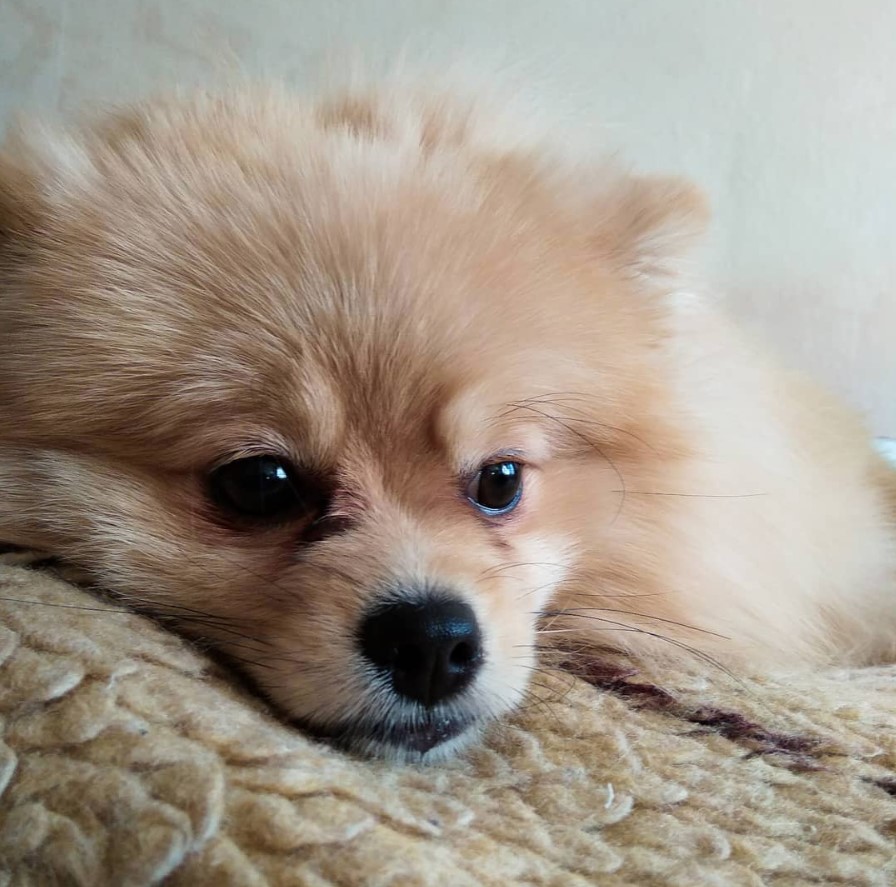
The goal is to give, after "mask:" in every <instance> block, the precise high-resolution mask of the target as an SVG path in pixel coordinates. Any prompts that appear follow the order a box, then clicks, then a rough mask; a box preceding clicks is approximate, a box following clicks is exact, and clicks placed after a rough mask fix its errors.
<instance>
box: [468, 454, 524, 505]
mask: <svg viewBox="0 0 896 887" xmlns="http://www.w3.org/2000/svg"><path fill="white" fill-rule="evenodd" d="M522 496H523V466H522V464H520V463H519V462H512V461H509V460H508V461H506V462H493V463H491V464H489V465H484V466H483V467H482V468H480V469H479V471H477V472H476V474H475V475H474V476H473V479H472V480H471V481H470V485H469V487H467V498H468V499H469V500H470V501H471V502H472V503H473V504H474V505H475V506H476V507H477V508H478V509H479V510H480V511H481V512H483V513H484V514H487V515H489V516H493V515H501V514H508V513H509V512H511V511H513V509H514V508H516V506H517V505H518V504H519V501H520V499H521V498H522Z"/></svg>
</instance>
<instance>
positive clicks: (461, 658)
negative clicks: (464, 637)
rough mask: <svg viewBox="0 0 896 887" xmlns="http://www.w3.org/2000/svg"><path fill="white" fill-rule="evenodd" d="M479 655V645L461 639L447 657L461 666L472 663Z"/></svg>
mask: <svg viewBox="0 0 896 887" xmlns="http://www.w3.org/2000/svg"><path fill="white" fill-rule="evenodd" d="M478 657H479V645H478V644H477V645H476V646H473V644H471V643H468V642H467V641H461V642H460V643H459V644H458V645H457V646H456V647H455V648H454V649H453V650H452V651H451V655H450V656H449V657H448V661H449V662H450V663H451V664H452V665H455V666H458V667H462V666H467V665H470V664H472V663H473V662H475V661H476V659H478Z"/></svg>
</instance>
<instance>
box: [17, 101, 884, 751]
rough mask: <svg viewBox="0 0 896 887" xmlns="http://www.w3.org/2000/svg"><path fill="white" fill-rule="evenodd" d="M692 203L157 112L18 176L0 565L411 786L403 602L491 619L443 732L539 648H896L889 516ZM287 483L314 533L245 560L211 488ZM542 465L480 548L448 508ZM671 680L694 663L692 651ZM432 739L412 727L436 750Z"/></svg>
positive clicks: (394, 120)
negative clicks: (381, 659)
mask: <svg viewBox="0 0 896 887" xmlns="http://www.w3.org/2000/svg"><path fill="white" fill-rule="evenodd" d="M704 219H705V211H704V208H703V204H702V201H701V200H700V198H699V196H698V195H697V194H696V192H694V191H693V189H692V188H691V187H690V186H688V185H686V184H683V183H679V182H674V181H667V180H659V179H645V178H637V177H633V176H630V175H627V174H624V173H620V172H618V171H614V170H611V169H608V168H607V167H606V166H600V165H595V166H588V165H585V164H574V163H571V162H568V161H562V162H559V161H558V160H557V158H556V157H555V156H553V155H552V154H551V153H550V152H548V151H541V150H534V149H532V148H531V147H525V146H522V145H515V144H513V143H512V142H511V141H503V140H502V138H500V137H497V135H496V133H495V132H494V131H493V130H492V128H491V127H490V126H489V124H488V122H487V120H486V119H485V118H484V116H483V115H482V114H479V113H478V112H477V109H476V108H475V107H472V106H469V107H468V106H466V105H464V104H462V103H455V102H452V101H449V100H446V99H444V98H442V97H415V96H407V95H406V96H403V97H400V96H396V95H394V94H391V93H388V92H385V93H382V94H357V95H347V96H339V97H337V98H335V99H332V100H325V101H321V102H306V101H303V100H300V99H297V98H294V97H289V96H286V95H282V94H279V93H275V92H270V93H258V92H252V93H248V92H240V93H234V94H231V95H227V96H224V97H220V98H212V97H203V96H200V97H196V98H192V99H186V100H185V99H172V100H170V101H159V102H152V103H147V104H145V105H142V106H139V107H136V108H134V109H133V110H130V111H124V112H121V113H117V114H114V115H111V116H109V117H105V118H103V119H101V120H99V121H97V122H94V123H92V124H88V125H86V126H83V127H81V128H77V129H74V130H72V131H67V132H63V133H48V132H45V131H43V132H36V133H35V132H32V133H29V134H23V135H19V136H18V137H14V138H13V139H12V140H11V141H10V143H9V144H8V146H7V148H6V151H5V153H4V155H3V157H2V161H0V257H2V259H0V261H2V265H0V275H2V276H0V338H2V342H3V347H2V350H0V415H2V423H0V538H2V539H3V540H6V541H8V542H12V543H15V544H18V545H23V546H30V547H35V548H39V549H42V550H46V551H49V552H52V553H53V554H55V555H58V556H59V557H61V558H63V559H65V560H67V561H69V562H72V563H75V564H78V565H80V566H82V567H84V568H86V569H87V570H88V571H89V572H90V573H91V575H92V576H93V577H94V579H95V581H96V582H97V583H98V585H100V586H101V587H103V588H105V589H109V590H111V591H113V592H114V593H116V594H118V595H121V596H122V597H124V598H125V599H126V600H128V601H130V602H132V603H133V605H134V606H136V607H139V608H141V609H145V610H148V611H149V612H151V613H154V614H155V615H157V616H158V617H160V618H162V619H164V620H167V621H169V622H170V623H171V624H173V625H174V626H175V627H177V628H178V629H179V630H181V631H183V632H185V633H188V634H190V635H192V636H193V637H195V638H197V639H199V640H201V641H203V642H207V643H209V644H211V645H213V646H214V647H216V648H217V649H219V650H221V651H222V652H223V653H225V654H226V655H228V656H229V657H230V658H231V659H233V660H235V661H236V662H239V663H241V664H242V666H243V668H244V669H245V670H246V672H247V673H248V674H249V675H251V677H252V678H253V679H254V681H255V682H256V683H257V684H258V686H259V687H260V689H261V690H262V691H263V692H264V693H265V694H267V695H268V696H269V697H270V698H271V699H272V700H273V701H274V702H275V703H276V704H277V705H278V706H279V707H280V708H281V709H282V710H283V711H285V712H286V713H287V714H288V715H289V716H292V717H295V718H298V719H299V720H301V722H303V723H305V724H307V725H309V726H310V727H311V728H314V729H320V730H323V731H325V732H330V733H334V732H335V733H337V734H339V735H340V736H342V737H343V738H346V739H347V740H348V741H349V742H350V743H351V744H353V745H354V746H355V747H357V748H362V749H366V750H369V751H374V752H379V753H388V754H395V755H403V756H408V757H413V756H414V755H415V754H416V753H414V752H412V751H409V750H407V749H404V748H402V747H401V744H400V743H394V742H393V743H390V742H383V741H380V740H377V739H374V738H371V737H372V736H375V735H377V732H376V730H373V731H370V730H367V731H366V732H365V731H361V730H358V729H356V726H357V725H359V724H363V725H371V724H373V725H376V724H381V723H383V722H390V721H392V722H397V721H402V720H404V721H408V722H412V721H415V720H418V721H419V719H421V718H423V717H424V714H423V713H421V711H420V710H419V709H418V708H416V707H415V705H416V704H414V703H409V702H404V701H401V700H399V699H397V698H396V697H395V696H394V695H393V694H391V693H390V692H389V691H388V689H386V688H384V687H383V686H382V684H381V682H378V681H377V680H376V678H375V676H373V675H371V673H370V670H369V669H368V668H367V667H366V666H365V665H364V663H363V662H362V661H361V659H360V657H359V655H358V651H357V643H356V635H357V626H358V622H359V620H360V619H361V617H362V614H363V613H364V612H366V611H367V609H368V608H369V607H370V606H371V603H372V602H375V601H376V600H377V598H378V597H379V596H382V595H383V594H384V593H385V590H386V589H389V588H391V587H394V585H395V584H396V583H400V584H402V585H417V586H421V585H425V586H429V585H435V586H439V587H447V588H450V589H452V590H453V591H454V593H456V594H457V595H460V596H462V597H463V598H465V599H466V600H467V601H468V602H469V603H470V604H471V605H472V606H473V608H474V610H475V612H476V614H477V616H478V618H479V621H480V624H481V626H482V630H483V633H484V638H485V650H486V662H485V665H484V667H483V669H482V671H481V673H480V674H479V676H478V677H477V680H476V681H475V683H474V684H473V686H472V687H471V688H470V689H469V690H467V691H465V692H464V693H463V694H462V695H460V696H459V697H457V698H455V699H452V700H451V701H449V702H448V703H446V704H444V705H443V706H440V708H439V709H438V711H437V712H436V713H435V716H436V717H444V718H455V717H457V718H464V719H469V720H471V721H472V722H473V726H471V728H470V729H469V730H468V731H467V732H466V734H464V736H461V737H460V738H458V739H453V740H451V741H450V742H446V743H443V744H442V745H440V746H438V747H437V748H436V749H434V750H433V751H432V752H430V753H429V754H430V755H431V756H432V755H439V754H444V753H446V752H448V751H450V750H451V749H452V748H453V747H455V746H456V745H458V744H459V743H460V742H462V741H463V740H464V738H468V737H469V736H471V735H473V734H474V733H475V727H476V725H478V724H481V723H483V722H485V721H486V720H487V719H488V718H489V717H493V716H496V715H499V714H501V713H502V712H504V711H506V710H508V709H509V708H510V707H512V706H513V705H515V704H516V703H517V702H518V700H519V699H520V698H521V697H522V695H523V692H524V690H525V688H526V685H527V682H528V679H529V675H530V673H531V670H532V668H533V666H535V664H536V660H537V654H538V648H539V647H540V646H543V645H548V644H552V643H554V642H556V641H561V642H563V644H564V645H567V646H569V645H573V646H574V645H576V644H582V643H587V644H592V645H593V644H600V645H609V646H614V647H617V648H623V649H626V650H629V651H631V652H632V653H634V654H639V655H641V654H647V655H651V656H672V655H696V656H698V657H701V656H707V657H712V658H713V659H721V660H723V661H725V662H728V663H734V664H737V663H744V664H749V665H750V666H754V665H756V664H761V665H763V666H765V665H770V664H774V665H795V664H804V663H809V664H816V663H824V662H829V661H834V660H839V661H844V660H849V661H872V660H877V659H882V658H886V657H891V656H892V655H893V653H894V650H896V606H894V591H896V483H894V479H893V475H892V473H891V472H889V470H888V469H887V468H885V467H884V464H883V462H882V461H880V460H879V458H878V457H877V456H876V455H875V454H874V452H873V450H872V448H871V445H870V442H869V440H868V438H867V435H866V432H865V430H864V429H863V428H862V427H861V424H860V423H859V422H858V421H857V419H856V418H855V417H854V416H853V415H852V414H851V413H849V412H848V411H847V410H845V409H844V408H842V407H841V406H840V405H839V404H837V403H835V402H834V401H833V400H832V399H831V398H829V397H828V396H826V395H825V394H824V393H822V392H820V391H818V390H817V389H816V388H814V387H813V386H811V385H810V384H809V383H807V382H805V381H803V380H801V379H798V378H795V377H793V376H791V375H788V374H786V373H783V372H781V371H780V370H779V369H778V368H777V367H775V366H773V365H772V364H770V363H769V362H768V361H767V360H766V359H765V358H764V357H763V356H762V355H761V354H760V353H758V352H757V351H756V350H755V349H754V348H753V347H752V346H750V345H748V344H745V343H744V342H743V341H741V340H740V339H739V338H738V337H737V336H736V335H735V334H734V333H733V332H732V330H731V329H730V328H729V327H728V326H727V325H726V324H725V323H724V321H723V320H722V319H720V317H719V316H718V315H717V314H716V313H715V312H714V310H713V309H712V308H711V307H708V306H707V305H706V304H704V302H703V301H702V300H701V299H699V298H697V297H696V296H693V295H689V294H688V292H687V290H688V289H689V284H688V283H687V281H686V280H685V278H684V277H683V276H682V270H681V268H682V263H681V260H682V258H683V257H685V256H686V254H687V249H688V247H689V244H690V241H691V239H692V238H693V237H694V236H695V235H697V234H699V232H700V230H701V229H702V227H703V225H704ZM258 452H273V453H279V454H282V455H284V456H285V457H288V458H290V459H291V460H292V461H293V462H294V463H296V464H298V465H302V466H304V467H306V468H308V469H309V470H314V471H315V472H317V473H318V474H320V475H323V476H326V477H327V478H328V482H329V483H330V485H331V488H332V490H333V495H332V499H331V502H330V509H331V515H330V516H331V517H333V518H334V519H335V518H338V519H339V521H340V529H341V531H340V532H334V533H332V534H330V535H328V536H327V537H326V538H324V539H323V540H322V541H318V542H315V543H311V544H301V539H300V534H299V532H298V529H297V528H296V527H295V526H293V525H291V524H288V523H287V524H286V525H282V526H275V527H267V528H257V529H253V530H247V529H246V528H245V527H235V526H232V525H230V524H229V523H228V522H227V521H226V520H223V519H222V518H221V515H220V514H218V513H217V511H216V508H215V506H214V503H212V502H211V501H210V500H209V497H208V494H207V489H206V479H207V476H208V473H209V472H210V471H211V470H212V469H213V468H214V467H215V466H217V465H220V464H221V463H222V462H224V461H227V460H229V459H233V458H235V457H237V456H244V455H247V454H251V453H258ZM506 453H513V454H514V456H515V458H519V459H520V461H522V462H523V463H524V465H525V467H524V472H525V474H524V495H523V500H522V502H521V504H520V506H519V507H518V508H517V509H516V510H515V511H513V512H512V513H511V514H509V515H508V516H506V517H504V518H499V519H485V518H483V516H482V515H481V514H479V513H477V512H476V510H475V509H473V508H472V507H471V505H470V503H469V502H468V501H467V500H466V498H465V496H464V495H463V494H462V491H461V487H460V486H459V485H460V484H461V479H462V478H463V477H465V476H467V475H468V474H469V472H470V471H473V470H475V469H476V467H477V466H479V465H481V464H483V463H484V462H486V461H487V460H489V459H490V458H493V457H495V456H496V455H500V454H506ZM689 651H690V652H689ZM431 716H432V714H431V713H430V714H429V715H425V717H431Z"/></svg>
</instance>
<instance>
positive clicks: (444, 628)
mask: <svg viewBox="0 0 896 887" xmlns="http://www.w3.org/2000/svg"><path fill="white" fill-rule="evenodd" d="M360 643H361V651H362V652H363V654H364V655H365V656H366V657H367V659H369V660H370V661H371V662H372V663H373V664H374V665H376V666H378V667H379V668H381V669H382V670H383V671H385V672H388V673H389V675H390V676H391V678H392V686H393V687H394V688H395V692H396V693H399V694H400V695H401V696H406V697H407V698H409V699H415V700H417V702H421V703H423V705H425V706H427V707H431V706H433V705H436V703H439V702H442V701H444V700H445V699H448V698H449V697H451V696H453V695H454V694H455V693H459V692H460V691H461V690H463V688H464V687H466V686H467V684H469V683H470V681H471V680H472V679H473V676H474V675H475V674H476V672H477V671H478V670H479V666H480V665H481V663H482V638H481V635H480V632H479V625H478V624H477V622H476V615H475V614H474V613H473V610H472V608H471V607H470V606H469V605H468V604H465V603H464V602H463V601H459V600H457V599H456V598H450V597H444V598H439V597H431V598H429V599H426V600H423V601H419V602H416V603H399V602H396V603H393V604H386V605H384V606H382V607H379V608H378V609H376V610H374V611H373V613H371V615H370V616H368V617H367V619H365V620H364V622H363V624H362V625H361V631H360Z"/></svg>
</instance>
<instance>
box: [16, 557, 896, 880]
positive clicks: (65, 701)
mask: <svg viewBox="0 0 896 887" xmlns="http://www.w3.org/2000/svg"><path fill="white" fill-rule="evenodd" d="M0 597H2V598H3V600H2V601H0V735H2V742H0V884H3V885H7V884H8V885H26V884H27V885H47V884H64V885H67V884H77V885H90V887H102V885H115V887H119V885H121V887H125V885H143V884H157V883H165V884H173V885H204V884H211V885H215V887H224V885H241V887H242V885H247V887H251V885H261V884H275V885H293V884H295V885H311V887H323V885H341V887H348V885H362V884H363V885H394V887H399V885H400V887H413V885H439V887H448V885H450V887H462V885H480V884H485V885H515V884H524V885H552V887H561V885H562V887H565V885H586V884H601V885H617V884H636V885H650V884H662V885H682V887H693V885H702V884H713V885H740V884H757V885H758V884H775V885H796V884H810V883H811V884H814V883H824V884H834V883H839V884H850V885H860V884H881V885H883V884H893V883H896V798H894V794H896V773H894V771H896V669H886V668H878V669H864V670H852V671H847V670H841V671H828V672H825V673H824V674H816V675H813V676H802V677H799V678H792V679H789V680H783V679H777V680H771V679H762V680H760V679H751V680H743V681H741V680H735V679H732V678H731V677H729V676H726V675H725V674H724V673H722V672H716V673H706V674H703V675H702V676H701V675H697V674H692V675H688V674H674V675H671V674H650V673H648V672H646V671H643V670H642V671H640V672H637V673H632V672H631V670H628V671H626V670H624V669H623V668H621V667H619V666H617V665H613V664H611V663H608V662H606V661H604V662H602V663H600V664H599V663H598V662H596V661H595V662H593V663H591V664H588V663H587V662H586V664H585V665H586V669H587V670H588V672H589V679H590V680H582V679H576V678H573V677H572V676H571V675H570V674H568V673H566V672H564V671H556V672H547V673H544V674H541V675H539V677H538V678H537V684H538V686H536V687H535V688H534V690H533V698H532V700H531V703H530V704H529V705H527V706H526V707H525V708H524V709H523V710H522V711H520V712H519V713H518V714H517V715H516V716H515V717H514V718H512V719H511V720H510V721H508V722H506V723H503V724H500V725H497V726H496V727H495V728H494V729H492V730H491V732H490V734H489V736H488V738H487V741H486V743H485V744H484V745H482V746H480V747H478V748H475V749H474V750H472V751H471V752H469V753H468V754H467V755H466V757H464V758H462V759H458V760H456V761H454V762H452V763H450V764H447V765H442V766H437V767H435V766H434V767H428V768H427V767H420V768H417V767H400V766H392V765H385V764H382V763H376V762H368V761H361V760H355V759H353V758H350V757H347V756H345V755H343V754H341V753H339V752H337V751H335V750H333V749H331V748H328V747H327V746H324V745H320V744H318V743H316V742H314V741H311V740H309V739H306V738H305V737H304V736H302V734H301V733H298V732H297V731H295V730H293V729H290V728H289V727H287V726H283V725H281V724H280V723H278V722H277V721H276V720H274V719H273V718H272V717H271V716H270V715H269V714H268V713H266V711H265V709H264V707H263V706H262V705H261V704H259V703H258V702H256V701H255V700H254V699H253V698H251V697H250V696H249V695H247V694H246V693H245V692H243V691H241V690H240V689H238V687H237V685H236V683H235V682H233V681H232V680H231V679H229V678H228V676H227V674H225V673H224V672H223V671H222V670H221V668H220V667H219V666H217V665H214V664H213V663H212V662H211V661H210V660H208V659H206V658H204V657H203V656H202V655H201V654H200V653H198V652H196V651H195V650H193V649H191V648H190V646H189V645H188V644H186V643H185V642H183V641H181V640H180V639H178V638H177V637H175V636H173V635H171V634H168V633H166V632H165V631H163V630H161V629H159V628H158V627H156V626H155V625H154V624H153V623H151V622H149V621H147V620H146V619H143V618H141V617H139V616H135V615H132V614H129V613H127V612H125V611H123V610H120V609H118V608H116V607H115V606H114V605H112V604H109V603H107V602H104V601H101V600H99V599H96V598H93V597H91V596H89V595H88V594H86V593H85V592H83V591H81V590H79V589H77V588H75V587H74V586H71V585H67V584H65V583H63V582H61V581H59V580H58V579H54V578H52V577H51V576H49V575H48V574H45V573H41V572H38V571H36V570H27V569H23V568H21V567H14V566H0Z"/></svg>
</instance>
